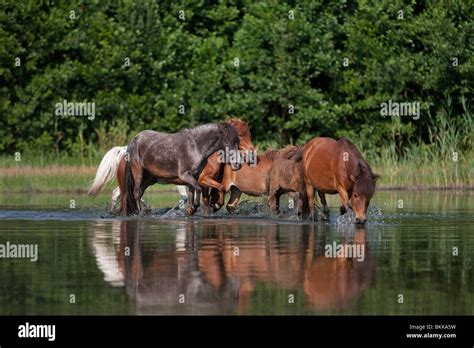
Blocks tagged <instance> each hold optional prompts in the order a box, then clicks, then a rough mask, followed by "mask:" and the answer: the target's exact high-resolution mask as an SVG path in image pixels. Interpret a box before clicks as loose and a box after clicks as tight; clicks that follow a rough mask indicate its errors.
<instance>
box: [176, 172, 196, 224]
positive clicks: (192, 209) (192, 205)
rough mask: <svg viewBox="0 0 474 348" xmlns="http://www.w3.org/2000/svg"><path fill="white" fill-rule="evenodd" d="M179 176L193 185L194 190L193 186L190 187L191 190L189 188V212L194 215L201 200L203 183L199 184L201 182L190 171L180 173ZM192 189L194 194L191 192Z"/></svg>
mask: <svg viewBox="0 0 474 348" xmlns="http://www.w3.org/2000/svg"><path fill="white" fill-rule="evenodd" d="M179 178H180V179H181V180H183V181H184V182H186V183H188V184H189V185H191V187H192V188H193V190H191V187H190V190H189V191H190V194H189V208H188V213H190V215H192V214H193V213H194V212H195V211H196V210H197V208H198V207H199V203H200V200H201V191H202V188H201V185H199V183H198V182H197V180H196V179H195V178H194V176H193V175H192V174H191V173H189V172H184V173H182V174H180V175H179ZM191 191H193V194H191Z"/></svg>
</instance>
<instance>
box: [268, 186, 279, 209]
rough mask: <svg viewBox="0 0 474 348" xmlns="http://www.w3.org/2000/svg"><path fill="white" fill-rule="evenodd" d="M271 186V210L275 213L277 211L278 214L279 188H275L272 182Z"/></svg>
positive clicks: (269, 198) (269, 195)
mask: <svg viewBox="0 0 474 348" xmlns="http://www.w3.org/2000/svg"><path fill="white" fill-rule="evenodd" d="M269 186H270V189H269V190H268V207H269V208H270V211H271V212H272V213H273V212H275V213H277V214H278V204H277V192H278V188H276V189H275V188H274V187H272V186H271V184H270V185H269Z"/></svg>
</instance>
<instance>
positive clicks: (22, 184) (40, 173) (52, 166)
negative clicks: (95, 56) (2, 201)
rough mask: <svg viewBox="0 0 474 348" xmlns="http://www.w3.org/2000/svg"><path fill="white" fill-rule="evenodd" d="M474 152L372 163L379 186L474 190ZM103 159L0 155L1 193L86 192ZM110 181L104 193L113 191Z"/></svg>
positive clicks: (160, 187) (168, 187) (164, 187)
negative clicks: (455, 158) (441, 157)
mask: <svg viewBox="0 0 474 348" xmlns="http://www.w3.org/2000/svg"><path fill="white" fill-rule="evenodd" d="M473 159H474V154H472V153H471V155H470V156H466V155H464V156H460V157H459V158H458V160H457V161H453V160H452V159H450V158H445V159H443V160H436V161H433V160H431V159H430V158H429V157H426V156H425V157H421V156H420V157H418V158H410V159H407V158H405V159H402V160H395V159H393V158H392V157H390V156H387V157H385V158H383V159H380V158H379V159H376V160H373V161H372V162H371V164H372V167H373V168H374V171H375V172H376V173H378V174H380V175H381V178H380V180H379V182H378V188H379V189H398V188H402V189H453V188H459V189H473V188H474V185H473V180H472V179H473V170H472V169H473V166H474V165H473V164H474V161H473ZM99 162H100V158H97V159H90V158H87V159H85V160H76V159H73V158H67V157H64V158H57V159H45V158H38V157H23V158H22V159H21V161H19V162H17V161H15V160H14V157H13V156H3V157H0V192H2V193H10V192H17V193H22V192H23V193H28V192H73V193H85V192H86V191H87V187H88V186H89V184H90V183H91V181H92V180H93V178H94V175H95V171H96V170H97V166H98V164H99ZM115 185H116V184H115V183H110V184H109V187H108V188H107V189H106V190H105V192H111V190H112V189H113V188H114V187H115ZM174 190H175V189H174V187H173V186H172V185H154V186H153V191H174Z"/></svg>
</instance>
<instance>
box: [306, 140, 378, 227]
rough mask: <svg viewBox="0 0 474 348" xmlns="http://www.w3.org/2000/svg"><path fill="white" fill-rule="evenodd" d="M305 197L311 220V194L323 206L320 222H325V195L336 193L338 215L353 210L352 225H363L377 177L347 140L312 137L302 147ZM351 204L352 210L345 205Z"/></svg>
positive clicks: (312, 198) (327, 210) (326, 211)
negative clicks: (315, 193) (339, 210)
mask: <svg viewBox="0 0 474 348" xmlns="http://www.w3.org/2000/svg"><path fill="white" fill-rule="evenodd" d="M303 170H304V179H305V185H306V194H307V196H308V204H309V208H310V214H311V217H312V219H314V218H315V214H314V209H315V199H314V191H315V189H316V190H317V191H318V195H319V197H320V198H321V203H322V204H323V220H328V219H329V207H328V205H327V202H326V197H325V194H326V193H327V194H339V197H340V198H341V202H342V207H341V214H344V213H345V212H346V211H352V209H354V213H355V222H356V223H358V224H364V223H365V221H366V212H367V207H368V206H369V203H370V199H371V198H372V196H373V194H374V191H375V183H376V181H377V179H378V177H379V176H378V175H377V174H374V173H373V172H372V169H371V168H370V166H369V164H368V163H367V161H366V160H365V159H364V158H363V157H362V154H361V153H360V152H359V150H358V149H357V148H356V147H355V145H354V144H352V143H351V142H350V141H349V140H347V139H344V138H343V139H339V140H337V141H336V140H334V139H331V138H322V137H321V138H314V139H312V140H310V141H308V143H306V145H305V146H304V148H303ZM349 200H350V201H351V204H352V207H351V205H350V204H349Z"/></svg>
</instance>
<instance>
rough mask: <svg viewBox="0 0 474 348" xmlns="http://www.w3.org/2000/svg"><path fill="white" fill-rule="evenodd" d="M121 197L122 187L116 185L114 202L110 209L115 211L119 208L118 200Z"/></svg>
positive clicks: (113, 194)
mask: <svg viewBox="0 0 474 348" xmlns="http://www.w3.org/2000/svg"><path fill="white" fill-rule="evenodd" d="M119 199H120V187H118V186H117V187H116V188H115V190H114V192H112V204H111V207H110V210H111V211H112V212H114V211H115V210H116V209H117V202H118V200H119Z"/></svg>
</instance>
